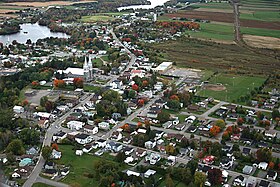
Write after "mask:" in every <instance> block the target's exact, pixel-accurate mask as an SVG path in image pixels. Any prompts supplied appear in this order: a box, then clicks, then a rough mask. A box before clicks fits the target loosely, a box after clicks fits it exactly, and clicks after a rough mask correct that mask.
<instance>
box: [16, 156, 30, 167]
mask: <svg viewBox="0 0 280 187" xmlns="http://www.w3.org/2000/svg"><path fill="white" fill-rule="evenodd" d="M32 163H33V161H32V159H31V158H23V159H22V160H20V163H19V167H25V166H29V165H32Z"/></svg>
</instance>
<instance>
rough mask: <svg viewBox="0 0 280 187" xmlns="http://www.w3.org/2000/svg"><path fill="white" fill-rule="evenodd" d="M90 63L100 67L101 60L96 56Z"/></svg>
mask: <svg viewBox="0 0 280 187" xmlns="http://www.w3.org/2000/svg"><path fill="white" fill-rule="evenodd" d="M92 64H93V65H94V66H96V67H98V68H100V67H101V66H102V65H103V61H102V60H101V59H100V58H96V59H94V60H92Z"/></svg>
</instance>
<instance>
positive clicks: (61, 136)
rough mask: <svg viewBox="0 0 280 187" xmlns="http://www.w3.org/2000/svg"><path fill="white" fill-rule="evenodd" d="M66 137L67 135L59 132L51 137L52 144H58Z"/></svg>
mask: <svg viewBox="0 0 280 187" xmlns="http://www.w3.org/2000/svg"><path fill="white" fill-rule="evenodd" d="M66 137H67V134H66V133H65V132H62V131H59V132H57V133H55V134H54V135H53V137H52V140H53V141H54V142H60V141H61V140H63V139H65V138H66Z"/></svg>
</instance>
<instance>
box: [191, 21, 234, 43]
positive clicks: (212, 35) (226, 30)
mask: <svg viewBox="0 0 280 187" xmlns="http://www.w3.org/2000/svg"><path fill="white" fill-rule="evenodd" d="M199 24H200V28H201V29H200V31H186V34H188V35H190V36H191V37H194V38H202V39H210V40H214V41H233V39H234V37H233V33H234V31H233V26H230V25H224V24H215V23H199Z"/></svg>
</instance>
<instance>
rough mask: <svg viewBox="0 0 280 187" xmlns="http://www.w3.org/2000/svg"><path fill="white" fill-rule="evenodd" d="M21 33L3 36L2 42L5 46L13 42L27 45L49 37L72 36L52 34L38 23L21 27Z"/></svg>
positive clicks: (59, 33) (0, 40)
mask: <svg viewBox="0 0 280 187" xmlns="http://www.w3.org/2000/svg"><path fill="white" fill-rule="evenodd" d="M20 28H21V30H20V32H18V33H16V34H10V35H1V36H0V42H2V43H3V44H9V43H11V42H12V41H13V40H17V42H19V43H25V42H26V40H28V39H30V40H31V41H32V42H36V41H37V40H38V39H43V38H47V37H58V38H69V37H70V36H69V35H67V34H65V33H61V32H51V31H50V29H49V28H48V27H46V26H40V25H39V24H38V23H35V24H31V23H25V24H21V25H20Z"/></svg>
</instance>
